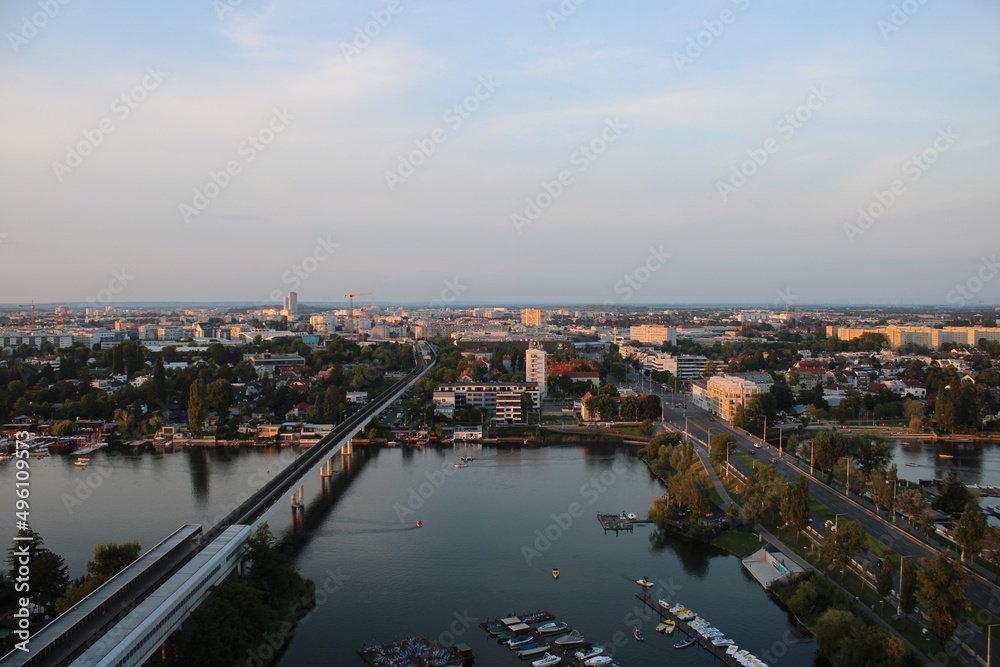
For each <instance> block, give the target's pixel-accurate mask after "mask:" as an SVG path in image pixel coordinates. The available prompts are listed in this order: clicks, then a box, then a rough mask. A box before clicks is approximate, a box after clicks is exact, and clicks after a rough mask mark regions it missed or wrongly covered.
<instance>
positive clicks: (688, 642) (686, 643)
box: [674, 637, 696, 648]
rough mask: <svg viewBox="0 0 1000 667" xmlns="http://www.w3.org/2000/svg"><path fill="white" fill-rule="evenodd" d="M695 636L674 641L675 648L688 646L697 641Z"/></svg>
mask: <svg viewBox="0 0 1000 667" xmlns="http://www.w3.org/2000/svg"><path fill="white" fill-rule="evenodd" d="M695 641H696V640H695V638H694V637H688V638H687V639H682V640H680V641H679V642H674V648H687V647H688V646H690V645H691V644H694V643H695Z"/></svg>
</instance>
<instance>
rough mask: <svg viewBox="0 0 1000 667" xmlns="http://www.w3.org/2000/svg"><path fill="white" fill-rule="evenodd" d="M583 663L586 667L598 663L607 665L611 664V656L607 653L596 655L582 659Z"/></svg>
mask: <svg viewBox="0 0 1000 667" xmlns="http://www.w3.org/2000/svg"><path fill="white" fill-rule="evenodd" d="M583 664H584V665H586V666H587V667H598V665H609V664H611V657H610V656H607V655H597V656H594V657H593V658H591V659H590V660H584V661H583Z"/></svg>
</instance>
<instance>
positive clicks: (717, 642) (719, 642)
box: [712, 637, 736, 646]
mask: <svg viewBox="0 0 1000 667" xmlns="http://www.w3.org/2000/svg"><path fill="white" fill-rule="evenodd" d="M735 643H736V642H734V641H733V640H732V639H726V638H725V637H717V638H716V639H713V640H712V645H713V646H732V645H733V644H735Z"/></svg>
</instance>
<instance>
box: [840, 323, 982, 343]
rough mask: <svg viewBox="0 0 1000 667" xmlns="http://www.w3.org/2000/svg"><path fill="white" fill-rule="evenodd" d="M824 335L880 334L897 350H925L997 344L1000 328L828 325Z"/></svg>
mask: <svg viewBox="0 0 1000 667" xmlns="http://www.w3.org/2000/svg"><path fill="white" fill-rule="evenodd" d="M826 329H827V336H836V337H837V338H839V339H840V340H845V341H846V340H854V339H855V338H861V337H862V336H864V335H865V334H882V335H883V336H885V337H886V338H888V339H889V345H891V346H892V347H899V346H900V345H906V344H908V343H913V344H915V345H923V346H924V347H929V348H937V347H941V346H942V345H944V344H946V343H954V344H962V345H977V344H978V343H979V341H980V340H982V339H984V338H985V339H986V340H988V341H991V342H1000V327H942V328H940V329H938V328H936V327H919V326H888V327H874V328H851V327H838V326H828V327H827V328H826Z"/></svg>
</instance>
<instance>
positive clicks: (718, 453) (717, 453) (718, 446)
mask: <svg viewBox="0 0 1000 667" xmlns="http://www.w3.org/2000/svg"><path fill="white" fill-rule="evenodd" d="M735 449H736V436H734V435H733V434H732V433H717V434H715V435H713V436H712V451H710V452H709V454H708V458H709V460H710V461H711V462H712V463H714V464H716V465H722V464H723V463H725V462H726V460H727V459H728V458H729V455H730V454H732V453H733V451H734V450H735Z"/></svg>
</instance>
